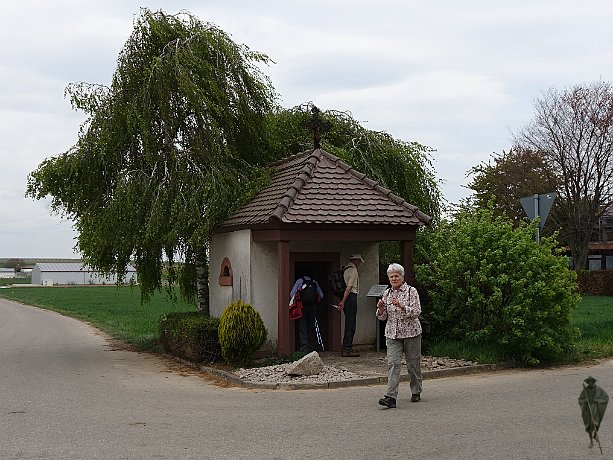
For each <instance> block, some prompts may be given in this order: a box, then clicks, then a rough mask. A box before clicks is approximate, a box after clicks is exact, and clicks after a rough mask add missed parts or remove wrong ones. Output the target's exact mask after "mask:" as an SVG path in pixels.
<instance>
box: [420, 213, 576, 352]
mask: <svg viewBox="0 0 613 460" xmlns="http://www.w3.org/2000/svg"><path fill="white" fill-rule="evenodd" d="M535 225H536V223H535V222H533V223H531V224H530V225H526V224H521V225H520V226H519V227H516V226H514V225H513V222H512V221H511V220H510V219H508V218H505V217H501V216H495V215H494V212H493V210H492V209H491V208H480V209H475V210H470V211H469V210H464V211H460V212H459V213H458V215H457V216H456V218H455V220H454V221H453V222H450V223H449V222H443V223H441V225H440V226H439V227H438V228H437V230H436V231H435V232H430V233H429V234H428V239H429V241H428V244H427V248H428V251H429V254H428V255H429V257H428V259H429V260H428V261H427V262H426V263H422V264H420V265H418V266H416V272H417V281H418V283H419V286H420V296H421V297H422V301H423V303H424V311H427V312H428V319H429V320H430V322H431V323H433V331H435V334H437V336H436V337H441V338H445V339H447V340H452V341H453V340H457V341H469V342H472V343H473V344H476V345H478V346H485V347H491V348H492V349H494V350H496V352H497V354H498V356H499V357H500V358H502V359H505V360H513V361H516V362H519V363H522V364H536V363H539V362H552V361H555V360H556V359H558V358H560V357H561V356H564V354H565V353H566V352H567V351H568V350H569V349H570V347H571V346H572V344H573V341H574V339H575V337H576V334H577V333H576V331H575V330H574V329H573V328H572V327H571V314H572V311H573V309H574V308H575V306H576V305H577V302H578V301H579V296H578V295H577V294H576V282H575V280H576V274H575V272H572V271H569V270H568V262H567V259H566V258H565V257H560V256H559V255H558V251H559V250H557V249H556V241H555V240H554V238H543V239H541V243H540V244H538V243H536V242H535V241H534V232H535ZM436 337H435V338H436Z"/></svg>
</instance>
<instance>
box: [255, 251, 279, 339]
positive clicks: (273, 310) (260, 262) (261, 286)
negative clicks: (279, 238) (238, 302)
mask: <svg viewBox="0 0 613 460" xmlns="http://www.w3.org/2000/svg"><path fill="white" fill-rule="evenodd" d="M251 267H252V270H251V274H252V276H251V282H252V286H251V292H252V296H251V305H252V306H253V307H254V308H255V309H256V310H257V311H258V313H259V314H260V316H261V317H262V321H264V325H265V326H266V330H267V331H268V336H267V339H266V340H267V341H270V342H272V343H274V344H275V346H276V343H277V338H278V322H277V321H278V318H277V316H278V315H277V312H278V307H277V302H278V300H277V279H278V278H277V277H278V268H277V243H276V242H269V241H260V242H252V246H251ZM264 346H266V345H264Z"/></svg>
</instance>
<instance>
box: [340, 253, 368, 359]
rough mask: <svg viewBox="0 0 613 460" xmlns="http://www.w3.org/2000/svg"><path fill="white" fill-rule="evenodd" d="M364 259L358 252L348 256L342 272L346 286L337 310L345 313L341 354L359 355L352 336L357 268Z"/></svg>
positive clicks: (355, 307)
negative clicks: (354, 348)
mask: <svg viewBox="0 0 613 460" xmlns="http://www.w3.org/2000/svg"><path fill="white" fill-rule="evenodd" d="M362 262H364V259H363V258H362V256H361V255H360V254H353V255H351V256H349V265H347V267H346V268H345V272H344V274H343V276H344V278H345V284H347V288H346V289H345V293H344V294H343V298H342V299H341V301H340V302H339V303H338V308H339V310H342V311H343V312H344V313H345V334H344V336H343V350H342V351H341V356H356V357H357V356H360V354H359V353H356V352H355V351H353V336H354V335H355V325H356V317H357V314H358V294H359V293H360V277H359V275H358V268H359V266H360V264H361V263H362Z"/></svg>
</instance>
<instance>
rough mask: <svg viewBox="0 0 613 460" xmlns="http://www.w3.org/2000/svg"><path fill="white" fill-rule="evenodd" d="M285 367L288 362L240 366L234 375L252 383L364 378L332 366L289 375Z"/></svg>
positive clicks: (316, 381) (335, 380) (321, 381)
mask: <svg viewBox="0 0 613 460" xmlns="http://www.w3.org/2000/svg"><path fill="white" fill-rule="evenodd" d="M287 367H288V364H277V365H275V366H266V367H253V368H249V369H243V368H241V369H239V370H238V371H236V375H237V377H238V378H239V379H241V380H245V381H247V382H254V383H288V382H292V383H324V382H341V381H346V380H359V379H362V378H366V377H365V376H362V375H358V374H354V373H353V372H349V371H348V370H347V369H338V368H336V367H332V366H324V367H323V370H322V371H321V372H320V373H319V374H316V375H289V374H287V373H286V372H285V370H286V369H287Z"/></svg>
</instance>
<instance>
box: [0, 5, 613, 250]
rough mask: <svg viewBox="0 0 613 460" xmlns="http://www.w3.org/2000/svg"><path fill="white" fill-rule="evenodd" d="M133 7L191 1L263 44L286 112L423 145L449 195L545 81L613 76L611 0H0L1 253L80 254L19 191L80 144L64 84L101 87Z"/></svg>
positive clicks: (207, 16) (454, 196)
mask: <svg viewBox="0 0 613 460" xmlns="http://www.w3.org/2000/svg"><path fill="white" fill-rule="evenodd" d="M140 7H148V8H149V9H151V10H154V11H155V10H159V9H162V10H164V11H165V12H167V13H177V12H178V11H180V10H187V11H190V12H191V13H193V14H194V15H196V16H197V17H199V18H200V19H201V20H203V21H208V22H213V23H215V24H216V25H217V26H219V27H220V28H222V29H223V30H225V31H226V32H227V33H229V34H230V35H231V36H232V38H233V40H234V41H235V42H237V43H243V44H245V45H247V46H249V47H250V48H251V49H253V50H257V51H261V52H264V53H266V54H268V55H269V56H270V58H271V59H272V60H273V61H274V62H275V63H274V64H271V66H270V67H268V68H267V69H266V73H267V74H268V75H269V76H270V77H271V79H272V82H273V84H274V86H275V88H276V89H277V91H278V92H279V94H280V96H281V98H282V100H281V103H282V105H283V106H284V107H293V106H295V105H298V104H300V103H303V102H309V101H312V102H313V103H315V104H316V105H317V106H318V107H319V108H320V109H322V110H329V109H334V110H342V111H349V112H351V114H352V115H353V116H354V117H355V118H356V119H357V120H358V121H360V122H362V123H363V124H364V125H365V126H366V127H367V128H370V129H373V130H384V131H387V132H389V133H390V134H391V135H393V136H394V137H395V138H398V139H403V140H406V141H416V142H419V143H421V144H424V145H427V146H430V147H432V148H433V149H435V150H436V151H435V152H434V153H433V162H434V163H433V166H434V168H435V170H436V173H437V177H438V178H439V179H440V180H441V181H443V184H442V190H443V194H444V196H445V198H446V199H447V200H448V201H449V202H452V203H457V202H458V201H459V200H460V199H461V198H462V197H465V196H467V195H468V194H469V191H468V190H467V189H466V188H465V187H463V186H465V185H466V184H467V183H468V181H469V179H467V177H466V173H467V171H468V170H469V169H470V168H471V167H472V166H475V165H477V164H479V163H480V162H483V161H487V160H488V158H489V157H490V155H491V154H492V152H501V151H503V150H508V149H509V147H510V146H511V140H512V135H513V133H514V132H516V131H517V130H519V129H520V128H522V127H523V126H524V125H525V124H527V123H528V122H529V121H530V119H531V118H532V114H533V102H534V99H535V98H536V97H538V96H539V95H540V94H541V93H542V92H543V91H545V90H547V89H548V88H550V87H552V86H555V87H557V88H559V89H561V88H564V87H569V86H571V85H574V84H578V83H586V82H593V81H597V80H606V81H613V27H612V26H611V24H612V23H611V21H612V18H613V2H611V1H607V0H601V1H597V0H583V1H581V2H579V1H563V0H547V1H545V0H542V1H534V0H521V1H519V0H510V1H506V2H494V1H488V0H483V1H471V0H465V1H458V0H438V1H430V2H427V1H414V0H399V1H387V0H379V1H373V0H370V1H361V0H337V1H335V0H326V1H323V0H310V1H291V0H279V1H265V0H260V1H253V0H244V1H233V0H223V1H221V0H219V1H213V0H201V1H151V2H149V3H147V4H144V3H142V2H135V1H132V0H105V1H100V0H95V1H89V0H72V1H69V0H55V1H48V0H39V1H33V0H22V1H21V2H16V1H3V2H2V14H1V15H0V258H3V257H24V258H25V257H76V256H77V255H75V254H74V253H73V250H72V248H73V246H74V238H75V233H74V232H73V230H72V223H71V222H69V221H65V220H62V219H61V218H60V217H59V216H56V215H54V214H52V213H51V211H50V209H49V204H48V202H46V201H39V202H36V201H33V200H32V199H30V198H25V197H24V192H25V188H26V180H27V175H28V173H29V172H31V171H32V170H34V169H35V168H36V167H37V165H38V164H40V163H41V162H42V161H43V160H44V159H45V158H48V157H51V156H54V155H57V154H59V153H61V152H64V151H66V150H67V149H68V148H70V147H71V146H72V145H73V144H74V143H75V142H76V140H77V135H78V130H79V126H80V124H81V123H82V121H83V115H82V114H81V113H78V112H75V111H73V110H72V108H71V106H70V102H69V101H68V100H67V99H65V97H64V89H65V87H66V86H67V85H68V84H69V83H71V82H79V81H85V82H90V83H100V84H105V85H108V84H109V83H110V81H111V77H112V74H113V72H114V70H115V66H116V60H117V56H118V54H119V51H120V50H121V48H122V46H123V44H124V43H125V41H126V39H127V38H128V37H129V35H130V33H131V31H132V26H133V20H134V18H135V17H136V16H137V15H138V14H139V11H140ZM288 153H291V152H288ZM391 167H393V166H391Z"/></svg>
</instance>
